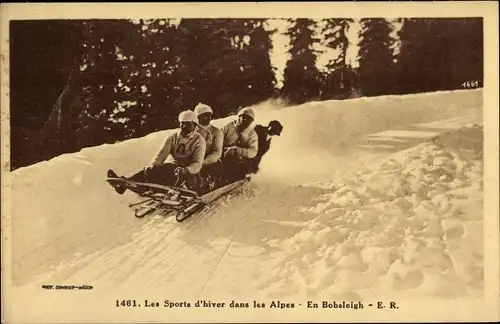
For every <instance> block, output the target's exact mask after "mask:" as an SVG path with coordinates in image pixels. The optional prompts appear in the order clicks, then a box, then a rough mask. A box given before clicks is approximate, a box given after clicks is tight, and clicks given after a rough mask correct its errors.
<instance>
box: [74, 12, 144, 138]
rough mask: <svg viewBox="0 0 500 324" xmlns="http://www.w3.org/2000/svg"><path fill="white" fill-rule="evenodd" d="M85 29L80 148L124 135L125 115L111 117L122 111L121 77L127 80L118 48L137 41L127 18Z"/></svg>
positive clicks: (107, 21)
mask: <svg viewBox="0 0 500 324" xmlns="http://www.w3.org/2000/svg"><path fill="white" fill-rule="evenodd" d="M85 23H86V24H87V26H88V32H87V35H86V37H85V41H84V43H83V51H84V59H83V64H82V66H81V68H80V70H81V72H82V74H83V75H84V77H85V80H86V82H85V83H84V85H85V88H84V91H85V99H86V104H85V108H84V109H83V111H82V113H81V114H80V116H79V127H78V133H79V135H78V137H79V139H80V147H85V146H91V145H100V144H103V143H113V142H115V141H118V140H123V139H125V138H127V129H126V127H125V126H126V122H127V121H128V118H127V117H122V118H118V119H117V118H114V117H115V115H116V114H117V113H118V112H119V111H120V110H121V106H120V102H121V101H122V100H123V97H121V96H120V90H119V88H120V84H121V80H126V73H125V72H126V71H127V70H126V69H124V65H125V64H124V63H123V62H122V61H121V60H120V59H119V57H118V56H117V52H118V51H119V49H120V48H125V47H126V46H127V44H135V43H137V42H140V35H138V34H137V33H136V29H135V27H134V25H133V24H132V23H131V22H130V21H127V20H104V21H89V22H85Z"/></svg>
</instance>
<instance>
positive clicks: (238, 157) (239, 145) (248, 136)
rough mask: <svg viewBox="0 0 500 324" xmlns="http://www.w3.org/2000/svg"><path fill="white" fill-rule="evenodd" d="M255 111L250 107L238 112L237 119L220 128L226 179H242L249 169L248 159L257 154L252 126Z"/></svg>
mask: <svg viewBox="0 0 500 324" xmlns="http://www.w3.org/2000/svg"><path fill="white" fill-rule="evenodd" d="M254 120H255V113H254V111H253V110H252V109H251V108H244V109H242V110H240V111H239V112H238V119H237V120H235V121H231V122H229V123H227V124H226V125H224V127H222V128H221V131H222V134H223V136H224V146H223V147H224V152H223V156H222V163H223V166H224V175H225V178H226V181H228V182H233V181H236V180H239V179H243V178H244V177H245V175H246V174H248V173H249V170H250V161H251V159H253V158H254V157H256V156H257V151H258V137H257V133H256V132H255V130H254V129H253V127H252V123H253V122H254Z"/></svg>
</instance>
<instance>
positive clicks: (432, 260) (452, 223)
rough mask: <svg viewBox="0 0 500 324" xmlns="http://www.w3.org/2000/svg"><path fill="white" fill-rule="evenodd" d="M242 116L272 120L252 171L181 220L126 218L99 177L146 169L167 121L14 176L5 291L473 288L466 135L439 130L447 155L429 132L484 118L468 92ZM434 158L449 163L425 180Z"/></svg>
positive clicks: (476, 190) (473, 223)
mask: <svg viewBox="0 0 500 324" xmlns="http://www.w3.org/2000/svg"><path fill="white" fill-rule="evenodd" d="M256 111H257V122H260V123H267V122H268V121H269V120H271V119H279V120H280V121H281V122H282V123H283V125H284V131H283V133H282V136H281V137H279V138H276V139H274V140H273V144H272V149H271V151H270V152H269V154H268V155H267V156H266V157H265V158H264V161H263V165H262V168H261V173H260V174H259V175H258V176H255V177H254V178H253V180H252V182H251V183H250V184H249V185H248V187H245V188H242V189H240V192H239V193H238V194H233V195H231V196H230V197H226V198H222V199H220V200H218V201H217V202H216V203H215V204H214V206H213V208H211V209H210V210H207V209H205V210H204V211H202V212H201V213H200V214H199V215H195V216H194V217H192V218H190V219H188V220H186V221H185V222H184V223H181V224H179V223H177V222H176V221H175V219H174V218H172V217H164V216H159V215H156V216H146V217H145V218H144V219H136V218H135V217H134V216H133V212H132V211H131V210H130V209H129V208H128V206H127V204H128V203H129V202H130V201H131V200H133V199H134V197H135V195H134V194H132V193H126V194H125V195H123V196H118V195H116V194H115V192H114V190H112V189H111V188H110V187H109V186H108V185H107V184H106V183H105V181H104V177H105V174H106V170H107V169H108V168H113V169H114V170H116V171H117V172H119V173H120V174H130V173H132V172H134V171H136V170H137V169H138V168H141V167H142V166H144V165H145V164H146V163H147V162H148V161H149V159H150V158H151V157H152V156H153V154H154V153H155V151H156V149H157V148H158V146H159V145H160V143H161V141H162V140H163V138H164V136H165V134H166V133H168V132H169V131H164V132H160V133H156V134H151V135H149V136H147V137H144V138H141V139H136V140H130V141H126V142H122V143H118V144H115V145H102V146H100V147H96V148H89V149H85V150H83V151H81V152H79V153H76V154H69V155H63V156H60V157H57V158H54V159H52V160H50V161H46V162H42V163H39V164H37V165H33V166H30V167H26V168H23V169H19V170H17V171H15V172H14V173H13V175H12V183H11V186H12V205H11V215H12V234H11V235H12V239H13V241H12V246H13V250H12V257H13V260H12V261H13V269H12V270H13V277H12V279H13V285H14V287H19V288H21V287H23V288H27V287H39V286H40V285H41V284H44V283H48V284H72V283H73V284H76V283H80V284H91V285H93V286H95V287H99V291H100V293H102V294H104V293H105V292H106V291H113V292H115V291H116V290H119V289H123V290H126V289H127V287H138V286H140V287H141V289H144V290H147V289H154V290H162V291H175V292H176V294H175V296H176V298H179V299H182V298H189V299H192V300H196V299H199V298H210V297H213V296H217V297H219V298H222V296H228V298H243V297H248V296H252V298H253V296H259V295H261V296H266V297H272V296H281V297H287V296H320V295H321V296H323V295H324V296H326V297H329V298H334V297H345V298H347V297H352V298H354V297H356V298H361V299H362V298H370V297H373V296H377V295H383V294H386V295H391V294H404V295H405V296H406V295H408V296H410V297H412V296H413V297H425V296H428V297H432V296H434V297H439V298H441V297H446V298H449V297H459V296H471V295H478V294H481V292H482V286H481V282H482V281H481V280H482V273H481V271H482V270H481V269H482V250H481V249H479V248H478V247H480V246H481V244H482V243H481V242H482V227H481V226H482V212H481V210H482V209H481V206H480V202H481V199H482V187H481V185H480V183H481V181H482V180H481V176H482V162H481V160H480V159H479V158H477V157H476V158H473V157H470V156H467V157H464V156H459V155H458V154H461V153H457V152H459V149H461V148H457V147H456V146H457V145H456V144H457V143H458V144H460V143H465V142H466V141H465V140H464V138H469V137H467V136H465V137H463V136H462V137H461V138H460V140H459V141H455V142H453V140H451V139H450V140H448V141H447V142H446V143H448V145H449V146H450V147H451V148H450V149H449V150H448V149H447V148H446V147H445V148H438V146H434V145H435V144H432V142H429V140H430V139H433V138H435V137H436V136H438V135H439V134H443V133H446V132H450V131H452V132H453V131H455V130H456V129H460V128H463V127H464V126H470V125H472V124H478V125H481V124H482V92H481V91H480V90H475V91H454V92H441V93H432V94H420V95H408V96H387V97H380V98H362V99H354V100H347V101H327V102H314V103H308V104H304V105H301V106H296V107H287V108H279V107H276V106H275V105H273V104H272V103H264V104H262V105H259V106H257V107H256ZM225 120H227V119H225ZM225 120H219V121H216V124H218V125H220V124H222V123H223V122H224V121H225ZM469 129H472V128H469ZM474 129H475V128H474ZM476 130H477V129H476ZM450 134H451V133H450ZM478 134H479V135H481V136H482V133H481V131H479V132H477V131H476V133H474V136H476V137H474V138H472V139H473V140H475V141H473V142H470V143H469V144H470V145H472V146H473V147H477V145H482V144H481V142H482V137H478V136H479V135H478ZM440 138H444V137H440ZM449 138H452V137H449ZM424 142H425V143H424ZM436 145H437V144H436ZM451 152H453V153H451ZM450 154H456V155H453V157H452V158H450V156H451V155H450ZM412 157H414V160H412ZM440 159H441V160H440ZM431 160H432V161H431ZM383 161H388V162H386V164H382V166H380V165H381V164H380V163H382V162H383ZM412 161H413V162H412ZM429 161H431V162H429ZM412 163H413V164H412ZM426 163H427V164H426ZM429 163H430V164H429ZM377 165H378V166H379V167H377ZM439 167H441V168H444V169H446V168H447V167H449V168H453V170H454V173H453V174H451V175H450V177H448V178H447V177H446V176H447V174H440V176H435V175H434V173H436V172H437V173H439V172H440V171H439V170H438V171H435V170H437V169H438V168H439ZM432 168H434V169H432ZM446 170H447V169H446ZM456 170H460V172H458V171H457V172H455V171H456ZM441 171H443V170H441ZM401 175H405V176H407V178H408V177H410V175H411V176H413V177H414V178H415V177H421V179H420V180H422V181H428V183H427V187H425V186H424V187H423V186H420V187H419V183H418V182H413V183H412V182H411V181H410V182H398V181H400V180H401V179H403V178H404V177H402V176H401ZM443 177H444V178H443ZM407 178H404V179H407ZM445 178H446V179H445ZM408 179H409V178H408ZM412 179H413V178H412ZM395 181H396V182H397V183H396V184H395ZM408 181H409V180H408ZM443 181H447V182H446V183H447V184H446V185H443V184H442V183H443ZM453 181H455V182H453ZM451 183H454V184H456V186H455V187H454V186H452V185H451ZM405 186H409V187H405ZM438 187H439V188H438ZM405 190H406V192H411V194H409V196H405V194H404V192H405ZM429 190H431V191H432V190H433V191H432V192H429ZM424 191H426V192H425V193H424ZM419 195H428V196H426V197H427V198H425V199H424V198H422V197H420V196H419ZM387 197H392V198H391V199H388V198H387ZM398 197H399V198H398ZM419 197H420V198H419ZM438 197H441V198H439V199H438ZM450 197H451V198H450ZM453 197H454V198H453ZM460 197H462V198H463V197H466V198H464V199H462V198H460ZM386 198H387V199H386ZM412 199H413V200H412ZM418 199H420V200H419V201H417V200H418ZM426 199H427V200H426ZM427 207H428V209H425V208H427ZM447 208H448V209H449V208H452V209H453V210H455V211H456V210H458V209H460V210H461V211H462V212H461V214H460V215H462V216H461V217H470V218H471V219H470V221H464V219H463V218H460V217H458V216H456V215H455V214H454V215H455V216H450V217H448V216H449V213H450V211H449V210H448V209H447ZM444 209H446V210H447V211H444ZM472 210H474V212H471V211H472ZM447 213H448V214H447ZM447 215H448V216H447ZM464 215H467V216H464ZM412 224H413V225H412ZM426 239H427V241H425V240H426ZM471 242H473V243H471ZM464 246H468V247H470V248H469V249H465V250H464V249H463V248H464ZM471 249H472V250H471ZM465 259H466V260H467V261H464V262H461V261H460V260H465ZM446 269H451V270H452V271H453V272H452V273H450V272H449V271H448V270H446ZM451 270H450V271H451ZM443 271H445V272H444V273H443ZM446 271H448V272H446ZM426 287H427V288H426ZM432 287H434V288H432ZM436 287H437V288H436ZM453 287H455V289H451V288H453ZM450 289H451V290H450ZM444 291H448V293H444ZM322 294H323V295H322Z"/></svg>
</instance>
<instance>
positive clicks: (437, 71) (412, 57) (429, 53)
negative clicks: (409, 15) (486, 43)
mask: <svg viewBox="0 0 500 324" xmlns="http://www.w3.org/2000/svg"><path fill="white" fill-rule="evenodd" d="M399 37H400V39H401V47H400V53H399V55H398V83H399V85H400V89H399V92H401V93H412V92H428V91H438V90H450V89H459V88H461V87H462V84H463V83H464V82H466V81H468V80H470V81H472V80H477V81H479V82H477V84H478V85H479V84H480V83H481V81H482V56H483V55H482V48H483V47H482V22H481V19H471V18H453V19H450V18H440V19H423V18H418V19H404V20H403V25H402V28H401V30H400V32H399Z"/></svg>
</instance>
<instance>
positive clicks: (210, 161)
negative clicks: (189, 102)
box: [194, 103, 224, 190]
mask: <svg viewBox="0 0 500 324" xmlns="http://www.w3.org/2000/svg"><path fill="white" fill-rule="evenodd" d="M194 112H195V113H196V115H197V116H198V126H197V127H196V131H197V132H198V133H200V134H201V135H202V136H203V138H205V143H206V145H207V147H206V151H205V159H204V161H203V167H202V169H201V175H202V177H204V178H205V179H206V180H207V188H206V189H207V190H211V189H213V188H214V187H215V186H217V182H218V180H219V178H220V177H221V175H222V163H221V161H220V158H221V156H222V144H223V141H224V137H223V135H222V132H221V130H220V129H219V128H217V127H215V126H214V125H212V124H211V123H210V122H211V121H212V116H213V110H212V107H210V106H209V105H207V104H203V103H199V104H198V105H196V107H195V108H194Z"/></svg>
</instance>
